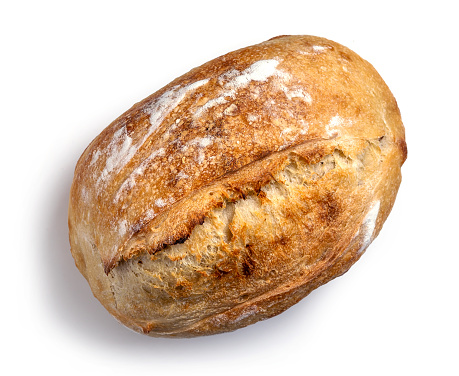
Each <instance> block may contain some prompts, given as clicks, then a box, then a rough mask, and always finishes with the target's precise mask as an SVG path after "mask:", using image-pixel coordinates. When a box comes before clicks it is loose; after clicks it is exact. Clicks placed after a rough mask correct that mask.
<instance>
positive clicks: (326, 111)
mask: <svg viewBox="0 0 459 376" xmlns="http://www.w3.org/2000/svg"><path fill="white" fill-rule="evenodd" d="M406 156H407V148H406V143H405V134H404V127H403V124H402V121H401V116H400V112H399V109H398V106H397V103H396V101H395V99H394V97H393V95H392V94H391V92H390V90H389V89H388V87H387V86H386V84H385V83H384V81H383V80H382V78H381V77H380V76H379V74H378V73H377V72H376V70H375V69H374V68H373V67H372V66H371V65H370V64H369V63H368V62H366V61H365V60H363V59H362V58H360V57H359V56H358V55H357V54H355V53H354V52H352V51H351V50H349V49H348V48H346V47H344V46H341V45H339V44H337V43H335V42H332V41H330V40H326V39H323V38H318V37H312V36H281V37H276V38H273V39H270V40H268V41H266V42H264V43H260V44H258V45H255V46H250V47H246V48H243V49H241V50H238V51H234V52H231V53H228V54H226V55H224V56H221V57H219V58H217V59H215V60H212V61H210V62H208V63H206V64H204V65H202V66H200V67H198V68H195V69H192V70H191V71H190V72H188V73H186V74H184V75H183V76H181V77H179V78H177V79H175V80H174V81H172V82H171V83H170V84H169V85H167V86H165V87H164V88H162V89H161V90H159V91H157V92H156V93H154V94H153V95H151V96H149V97H148V98H146V99H144V100H143V101H141V102H139V103H137V104H135V105H134V106H133V107H132V108H131V109H130V110H128V111H127V112H125V113H124V114H123V115H121V116H120V117H119V118H118V119H116V120H115V121H114V122H113V123H112V124H110V125H109V126H108V127H107V128H106V129H105V130H103V131H102V133H101V134H100V135H99V136H98V137H96V138H95V139H94V140H93V141H92V143H91V144H90V145H89V146H88V147H87V148H86V150H85V151H84V153H83V154H82V156H81V157H80V159H79V161H78V163H77V166H76V169H75V176H74V181H73V184H72V188H71V193H70V203H69V230H70V232H69V236H70V245H71V251H72V255H73V257H74V259H75V263H76V265H77V267H78V269H79V270H80V271H81V273H82V274H83V275H84V277H85V278H86V279H87V280H88V282H89V284H90V286H91V289H92V291H93V293H94V295H95V296H96V298H97V299H99V301H100V302H101V303H102V304H103V305H104V306H105V307H106V309H107V310H108V311H109V312H110V313H111V314H112V315H113V316H115V317H116V318H117V319H118V320H119V321H120V322H122V323H123V324H124V325H126V326H128V327H129V328H131V329H134V330H136V331H138V332H141V333H145V334H148V335H151V336H170V337H191V336H199V335H209V334H215V333H220V332H226V331H231V330H235V329H238V328H241V327H244V326H247V325H249V324H252V323H255V322H257V321H259V320H263V319H266V318H269V317H272V316H274V315H277V314H279V313H281V312H282V311H284V310H285V309H287V308H289V307H290V306H291V305H293V304H295V303H296V302H298V301H299V300H301V299H302V298H303V297H305V296H306V295H307V294H309V293H310V292H311V291H312V290H314V289H315V288H317V287H319V286H320V285H322V284H324V283H326V282H328V281H330V280H331V279H333V278H335V277H337V276H340V275H342V274H343V273H345V272H346V271H347V270H348V269H349V268H350V267H351V266H352V264H353V263H355V262H356V261H357V260H358V259H359V258H360V256H361V255H362V253H363V252H364V251H365V250H366V248H367V247H368V246H369V244H370V243H371V242H372V240H373V239H374V238H375V237H376V236H377V235H378V233H379V231H380V230H381V227H382V225H383V223H384V221H385V220H386V218H387V216H388V215H389V212H390V211H391V208H392V206H393V204H394V201H395V196H396V194H397V190H398V187H399V185H400V181H401V173H400V168H401V166H402V164H403V162H404V161H405V159H406Z"/></svg>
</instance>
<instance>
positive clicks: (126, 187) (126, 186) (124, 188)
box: [115, 148, 166, 202]
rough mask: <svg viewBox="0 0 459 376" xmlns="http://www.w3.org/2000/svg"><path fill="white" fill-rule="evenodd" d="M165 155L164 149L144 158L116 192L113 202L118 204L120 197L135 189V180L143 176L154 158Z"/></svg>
mask: <svg viewBox="0 0 459 376" xmlns="http://www.w3.org/2000/svg"><path fill="white" fill-rule="evenodd" d="M165 154H166V150H165V149H164V148H160V149H157V150H155V151H154V152H153V153H151V154H150V155H149V156H148V158H146V159H145V160H144V161H143V162H142V163H141V164H140V165H139V167H137V168H136V169H135V170H134V171H132V172H131V173H130V174H129V176H128V177H127V178H126V180H125V181H124V182H123V184H121V186H120V188H119V189H118V191H117V192H116V195H115V202H118V201H119V200H120V198H121V196H122V195H123V194H124V193H125V192H128V191H130V190H131V189H132V188H134V187H135V184H136V182H135V180H136V179H137V178H138V177H139V176H141V175H143V174H144V173H145V169H146V168H147V167H148V165H149V164H151V163H152V161H153V160H154V159H155V158H156V157H162V156H164V155H165Z"/></svg>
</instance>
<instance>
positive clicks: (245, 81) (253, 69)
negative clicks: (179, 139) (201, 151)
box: [193, 59, 290, 118]
mask: <svg viewBox="0 0 459 376" xmlns="http://www.w3.org/2000/svg"><path fill="white" fill-rule="evenodd" d="M278 65H279V61H278V60H274V59H268V60H259V61H257V62H255V63H253V64H252V65H250V66H249V67H248V68H246V69H244V70H243V71H242V72H240V71H238V70H237V69H231V70H229V71H227V72H225V73H223V74H222V75H220V76H219V78H218V82H219V83H220V85H221V86H223V89H224V90H223V92H222V93H221V94H220V95H219V96H218V97H216V98H213V99H210V100H209V101H207V102H206V103H205V104H204V105H203V106H201V107H200V108H199V109H198V110H197V111H196V112H195V114H194V115H193V118H199V117H200V116H202V115H203V114H204V113H205V112H206V111H208V110H209V109H211V108H212V107H215V106H217V105H221V104H225V103H228V102H229V100H230V99H234V98H235V97H236V93H237V91H238V90H240V89H243V88H246V87H247V86H248V85H249V84H250V83H251V82H252V81H256V82H264V81H266V80H267V79H268V78H270V77H281V78H284V79H288V78H290V75H288V74H287V73H284V72H282V71H279V70H277V69H276V67H277V66H278Z"/></svg>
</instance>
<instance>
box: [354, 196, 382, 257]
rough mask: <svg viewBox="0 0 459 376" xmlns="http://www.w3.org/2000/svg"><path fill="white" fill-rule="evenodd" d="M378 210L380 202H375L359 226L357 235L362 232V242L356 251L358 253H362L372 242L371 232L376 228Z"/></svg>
mask: <svg viewBox="0 0 459 376" xmlns="http://www.w3.org/2000/svg"><path fill="white" fill-rule="evenodd" d="M379 208H380V201H379V200H378V201H376V202H375V203H374V204H373V206H372V207H371V209H370V210H369V211H368V213H367V215H366V216H365V219H364V220H363V222H362V225H361V226H360V229H359V233H360V232H363V240H362V241H363V242H362V245H361V246H360V249H359V250H358V253H362V252H363V251H364V250H365V249H366V248H367V247H368V246H369V245H370V244H371V242H372V241H373V232H374V231H375V227H376V220H377V219H378V214H379Z"/></svg>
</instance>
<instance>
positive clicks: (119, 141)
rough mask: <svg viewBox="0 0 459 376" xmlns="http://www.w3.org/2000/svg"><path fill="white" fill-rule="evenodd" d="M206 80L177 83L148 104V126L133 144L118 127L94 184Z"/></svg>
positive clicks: (131, 153)
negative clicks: (180, 84)
mask: <svg viewBox="0 0 459 376" xmlns="http://www.w3.org/2000/svg"><path fill="white" fill-rule="evenodd" d="M208 82H209V80H208V79H205V80H201V81H197V82H194V83H192V84H189V85H186V86H184V87H180V86H179V85H177V86H175V87H173V88H172V89H171V90H168V91H166V92H165V93H164V94H162V95H161V96H160V97H159V98H157V99H156V100H155V101H154V102H153V103H152V104H150V105H149V106H148V108H147V109H146V110H145V112H146V113H147V114H150V127H149V128H148V130H147V132H146V134H145V135H144V136H143V137H142V139H141V140H140V142H138V143H136V144H133V142H132V138H131V137H129V136H128V134H127V130H126V127H125V126H123V127H122V128H120V129H118V130H117V131H116V132H115V134H114V135H113V138H112V140H111V141H110V144H109V145H108V148H107V149H108V152H107V155H108V158H107V160H106V162H105V168H104V169H103V171H102V173H101V175H100V176H99V178H98V180H97V183H96V184H97V185H99V184H100V182H101V180H102V181H105V180H106V179H107V177H108V175H109V174H110V173H111V172H112V171H120V170H121V169H122V168H123V167H124V166H125V165H126V164H127V163H128V162H129V161H130V160H131V159H132V157H133V156H134V154H135V153H136V152H137V150H138V149H139V148H140V147H141V146H142V145H143V144H144V143H145V141H146V140H147V139H148V138H149V137H150V136H151V135H152V134H153V133H154V132H155V131H156V129H158V127H159V126H160V125H161V123H162V122H163V120H164V119H165V118H166V116H167V115H168V114H169V113H170V112H171V111H172V110H173V109H174V108H175V107H176V106H177V105H178V104H179V103H180V102H181V101H182V100H183V99H184V98H185V96H186V95H187V94H188V93H189V92H191V91H193V90H196V89H197V88H198V87H200V86H202V85H205V84H207V83H208ZM96 154H97V152H96ZM93 158H94V156H93ZM97 158H98V156H97Z"/></svg>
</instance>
